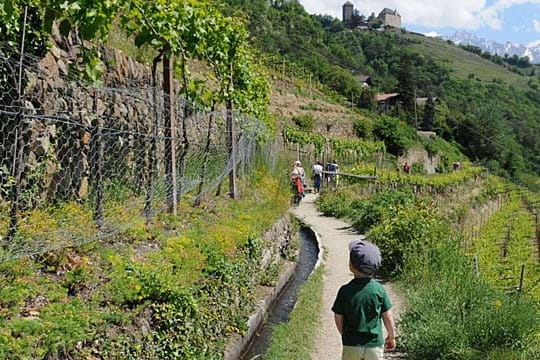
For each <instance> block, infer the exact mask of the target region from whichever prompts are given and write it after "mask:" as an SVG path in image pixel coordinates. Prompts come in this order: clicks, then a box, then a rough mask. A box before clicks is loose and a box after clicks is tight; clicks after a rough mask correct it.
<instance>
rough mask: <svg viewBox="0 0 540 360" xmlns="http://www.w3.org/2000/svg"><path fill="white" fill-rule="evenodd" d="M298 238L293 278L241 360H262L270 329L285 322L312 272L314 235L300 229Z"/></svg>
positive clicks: (314, 246)
mask: <svg viewBox="0 0 540 360" xmlns="http://www.w3.org/2000/svg"><path fill="white" fill-rule="evenodd" d="M299 237H300V253H299V257H298V264H297V267H296V271H295V273H294V276H293V277H292V278H291V280H290V282H289V284H288V285H287V287H286V288H285V289H284V290H283V292H282V293H281V294H280V296H279V297H278V298H277V299H276V301H275V303H274V306H273V308H272V309H271V311H270V314H269V316H268V319H267V321H266V322H265V323H263V324H262V325H261V328H260V329H259V330H258V331H257V333H256V334H255V337H254V339H253V340H252V341H251V344H250V346H249V347H248V349H247V351H246V352H245V353H244V355H243V356H242V357H241V359H243V360H251V359H262V358H264V356H263V355H264V353H265V351H266V349H267V348H268V345H269V342H270V337H271V335H272V329H273V327H274V326H275V325H278V324H280V323H284V322H287V321H288V319H289V314H290V313H291V311H292V310H293V308H294V304H295V303H296V299H297V295H298V289H299V288H300V286H302V284H303V283H304V282H306V280H307V279H308V277H309V275H310V274H311V272H312V271H313V267H314V266H315V264H316V263H317V258H318V256H319V249H318V246H317V241H316V239H315V235H314V234H313V233H312V231H311V230H310V229H308V228H301V229H300V231H299Z"/></svg>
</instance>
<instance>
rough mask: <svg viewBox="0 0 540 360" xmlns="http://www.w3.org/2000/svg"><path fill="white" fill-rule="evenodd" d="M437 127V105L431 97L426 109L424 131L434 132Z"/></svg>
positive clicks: (423, 120) (423, 122) (423, 121)
mask: <svg viewBox="0 0 540 360" xmlns="http://www.w3.org/2000/svg"><path fill="white" fill-rule="evenodd" d="M434 125H435V103H434V101H433V96H431V95H430V96H429V97H428V99H427V102H426V106H425V107H424V116H423V119H422V129H424V130H426V131H432V130H433V127H434Z"/></svg>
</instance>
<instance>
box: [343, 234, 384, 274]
mask: <svg viewBox="0 0 540 360" xmlns="http://www.w3.org/2000/svg"><path fill="white" fill-rule="evenodd" d="M349 260H350V262H351V265H352V266H353V267H354V268H355V269H356V270H358V271H361V272H363V273H364V274H367V275H372V274H373V273H374V272H375V270H377V269H378V268H379V267H380V266H381V260H382V259H381V252H380V250H379V248H378V247H377V245H375V244H373V243H370V242H369V241H366V240H353V241H351V242H350V243H349Z"/></svg>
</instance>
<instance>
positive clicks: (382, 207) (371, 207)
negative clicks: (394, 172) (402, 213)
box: [351, 190, 414, 233]
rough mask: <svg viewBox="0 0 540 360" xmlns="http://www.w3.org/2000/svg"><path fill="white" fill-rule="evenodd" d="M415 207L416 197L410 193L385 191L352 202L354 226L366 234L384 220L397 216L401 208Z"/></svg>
mask: <svg viewBox="0 0 540 360" xmlns="http://www.w3.org/2000/svg"><path fill="white" fill-rule="evenodd" d="M413 205H414V195H413V194H412V192H410V191H399V190H398V191H390V190H385V191H382V192H379V193H377V194H375V195H373V196H372V197H371V198H369V199H355V200H352V201H351V208H352V209H353V210H354V213H353V215H352V220H353V222H352V225H353V227H354V228H355V229H356V230H358V231H359V232H361V233H364V232H366V231H368V230H369V229H371V227H372V226H374V225H376V224H378V223H380V222H381V221H382V220H383V219H385V218H388V217H393V216H395V215H396V212H397V210H398V209H399V208H401V207H404V206H405V207H410V206H413Z"/></svg>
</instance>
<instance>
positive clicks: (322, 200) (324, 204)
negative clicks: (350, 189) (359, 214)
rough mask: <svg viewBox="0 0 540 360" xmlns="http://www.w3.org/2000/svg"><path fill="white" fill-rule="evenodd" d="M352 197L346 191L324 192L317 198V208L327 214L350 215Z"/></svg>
mask: <svg viewBox="0 0 540 360" xmlns="http://www.w3.org/2000/svg"><path fill="white" fill-rule="evenodd" d="M350 203H351V199H350V196H348V195H347V194H345V192H343V191H341V190H338V191H335V192H332V191H331V192H323V193H322V194H321V195H320V196H319V198H318V199H317V208H318V209H319V211H321V212H322V213H323V214H324V215H326V216H335V217H338V218H340V217H348V216H349V215H350V214H351V209H350Z"/></svg>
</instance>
